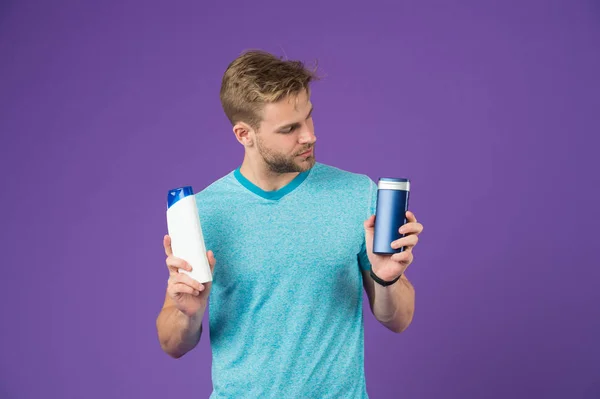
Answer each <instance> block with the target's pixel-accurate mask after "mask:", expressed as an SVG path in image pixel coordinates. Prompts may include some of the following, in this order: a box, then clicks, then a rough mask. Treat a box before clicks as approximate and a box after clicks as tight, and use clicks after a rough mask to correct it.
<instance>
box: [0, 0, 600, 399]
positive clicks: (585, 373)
mask: <svg viewBox="0 0 600 399" xmlns="http://www.w3.org/2000/svg"><path fill="white" fill-rule="evenodd" d="M85 3H87V4H84V2H79V1H37V2H34V1H18V2H17V1H6V0H4V1H2V2H0V62H1V64H0V68H1V69H0V113H1V115H0V132H1V139H2V140H1V145H0V148H1V157H0V166H1V167H2V171H3V173H2V185H1V186H2V191H1V195H0V201H1V202H0V205H1V209H2V212H3V216H2V218H1V220H2V229H1V232H0V234H1V237H0V242H1V245H2V247H1V248H0V250H1V254H2V264H3V267H2V277H1V280H0V281H1V282H2V290H1V291H0V292H1V297H0V304H1V305H0V306H1V308H0V310H1V312H0V317H1V322H0V336H1V340H0V397H1V398H88V399H96V398H149V399H152V398H165V397H169V398H177V397H186V398H191V397H196V398H206V397H208V395H209V393H210V391H211V379H210V366H211V359H210V348H209V346H208V340H207V338H208V335H204V337H203V339H202V341H201V343H200V344H199V346H198V348H197V349H196V350H195V351H193V352H191V353H189V354H188V355H187V356H185V357H184V358H182V359H180V360H173V359H170V358H169V357H167V355H165V354H164V353H163V352H161V349H160V347H159V345H158V342H157V337H156V332H155V319H156V316H157V313H158V311H159V309H160V306H161V304H162V301H163V298H164V289H165V286H166V279H167V269H166V267H165V265H164V253H163V248H162V243H161V240H162V236H163V234H164V233H165V232H166V222H165V214H164V211H165V201H166V192H167V190H168V189H169V188H172V187H175V186H178V185H183V184H191V185H193V186H194V188H195V189H196V190H199V189H202V188H203V187H205V186H206V185H208V184H210V183H211V182H212V181H214V180H216V179H218V178H220V177H221V176H222V175H224V174H226V173H228V172H229V171H231V170H232V169H233V168H235V167H237V166H238V165H239V163H240V162H241V160H242V156H243V150H242V147H241V145H239V144H238V143H237V142H236V141H235V139H234V136H233V133H232V132H231V129H230V126H229V125H228V123H227V121H226V119H225V116H224V115H223V113H222V110H221V108H220V104H219V98H218V90H219V84H220V79H221V75H222V73H223V71H224V69H225V67H226V66H227V64H228V63H229V62H230V61H231V60H232V59H233V58H234V57H235V56H237V55H238V54H239V53H240V52H241V51H242V50H244V49H248V48H262V49H265V50H269V51H272V52H275V53H277V54H280V55H283V54H286V55H287V57H289V58H299V59H303V60H305V61H307V62H309V63H310V62H312V61H314V60H318V61H319V65H320V68H321V72H322V73H324V74H325V75H326V77H325V79H324V80H323V81H321V82H319V83H317V84H316V85H315V86H314V96H313V101H314V104H315V106H316V108H315V114H314V117H315V127H316V134H317V136H318V138H319V140H318V151H317V155H318V160H319V161H321V162H324V163H328V164H332V165H334V166H337V167H340V168H343V169H347V170H350V171H354V172H358V173H366V174H368V175H369V176H370V177H371V178H373V179H377V178H378V177H379V176H384V175H388V176H389V175H392V176H408V177H411V178H412V179H413V185H412V188H413V191H412V197H411V209H412V210H413V211H414V212H415V213H416V215H417V217H418V219H419V220H420V221H421V222H423V224H424V225H425V231H424V233H423V235H422V236H421V241H420V243H419V245H418V248H417V249H416V250H415V262H414V264H413V265H412V266H411V267H410V269H409V272H408V276H409V278H410V279H411V280H412V281H413V283H414V284H415V286H416V290H417V305H416V307H417V310H416V316H415V319H414V322H413V324H412V325H411V327H410V328H409V329H408V330H407V331H406V332H405V333H403V334H400V335H395V334H392V333H390V332H388V331H387V330H385V329H384V328H383V327H382V326H381V325H379V324H378V323H377V322H376V321H375V320H374V318H373V316H372V315H371V314H370V313H369V312H368V310H367V308H366V307H365V311H366V332H365V334H366V348H365V350H366V373H367V384H368V390H369V393H370V395H371V397H372V398H428V399H429V398H482V397H486V398H504V397H507V396H508V397H511V398H567V397H568V398H598V397H600V374H599V370H600V364H599V363H600V362H599V359H600V345H599V344H598V338H599V337H600V317H599V310H598V309H599V304H600V289H598V287H597V286H598V284H600V273H599V271H598V266H599V262H598V257H597V256H596V251H595V250H594V249H595V248H597V247H598V243H597V241H598V238H599V235H598V232H597V224H598V221H599V217H598V216H599V215H598V204H599V203H600V198H599V195H598V184H599V183H600V182H599V179H598V171H599V170H600V167H599V165H598V163H597V162H595V161H594V157H595V156H596V153H597V148H598V144H599V143H598V139H597V136H598V134H599V133H600V122H599V120H600V112H599V111H600V103H599V101H598V95H599V93H600V79H599V71H600V57H599V53H600V41H599V39H600V6H599V5H598V2H596V1H591V0H590V1H562V2H561V1H537V2H536V1H527V2H525V1H512V2H508V1H506V2H486V3H485V4H484V3H483V2H479V1H470V2H464V3H461V4H458V3H457V2H448V1H439V2H436V3H432V2H422V1H410V2H409V1H402V2H396V1H377V2H372V3H371V4H369V5H367V4H366V3H363V4H362V5H358V4H357V5H355V6H349V5H348V2H341V1H340V2H338V4H337V5H334V4H333V3H331V2H323V1H300V2H279V1H270V2H263V3H261V4H260V5H258V4H257V3H256V2H232V1H227V2H217V1H211V2H205V1H186V2H183V1H179V2H170V1H169V2H168V1H162V2H158V1H137V2H134V1H122V0H119V1H117V0H111V1H101V2H100V1H97V2H85ZM205 326H206V324H205ZM266 372H267V371H266Z"/></svg>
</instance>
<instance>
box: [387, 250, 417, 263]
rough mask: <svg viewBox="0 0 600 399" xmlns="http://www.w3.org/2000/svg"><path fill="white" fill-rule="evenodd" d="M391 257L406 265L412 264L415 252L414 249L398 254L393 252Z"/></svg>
mask: <svg viewBox="0 0 600 399" xmlns="http://www.w3.org/2000/svg"><path fill="white" fill-rule="evenodd" d="M391 259H392V260H393V261H394V262H399V263H402V264H404V265H410V264H411V263H412V261H413V254H412V251H404V252H399V253H397V254H393V255H392V258H391Z"/></svg>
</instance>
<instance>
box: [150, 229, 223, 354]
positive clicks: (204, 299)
mask: <svg viewBox="0 0 600 399" xmlns="http://www.w3.org/2000/svg"><path fill="white" fill-rule="evenodd" d="M164 247H165V253H166V255H167V260H166V263H167V266H168V267H169V281H168V285H167V293H166V295H165V300H164V303H163V306H162V309H161V310H160V313H159V314H158V317H157V319H156V329H157V333H158V340H159V342H160V346H161V348H162V350H163V351H165V352H166V353H167V354H168V355H169V356H172V357H174V358H180V357H181V356H183V355H185V354H186V353H187V352H189V351H191V350H192V349H194V348H195V347H196V345H197V344H198V342H199V341H200V337H201V335H202V318H203V317H204V312H205V311H206V306H207V303H208V297H209V295H210V289H211V286H212V283H206V284H200V283H199V282H197V281H195V280H193V279H192V278H191V277H189V276H188V275H187V274H185V273H180V272H179V269H183V270H188V271H191V270H192V269H191V267H190V265H189V264H188V263H187V262H185V261H184V260H183V259H180V258H176V257H174V256H173V252H172V250H171V241H170V238H169V236H165V238H164ZM207 256H208V261H209V264H210V268H211V272H213V271H214V267H215V263H216V259H215V257H214V254H213V253H212V251H208V252H207Z"/></svg>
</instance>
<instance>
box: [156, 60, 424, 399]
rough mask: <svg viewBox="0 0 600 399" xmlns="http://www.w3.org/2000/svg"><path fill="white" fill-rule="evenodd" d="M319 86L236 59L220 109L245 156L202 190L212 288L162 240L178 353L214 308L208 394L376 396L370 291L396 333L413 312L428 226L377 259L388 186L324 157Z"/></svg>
mask: <svg viewBox="0 0 600 399" xmlns="http://www.w3.org/2000/svg"><path fill="white" fill-rule="evenodd" d="M315 79H316V76H315V74H314V73H313V72H312V71H309V70H308V69H306V68H305V67H304V65H303V64H302V63H301V62H297V61H284V60H280V59H278V58H276V57H274V56H273V55H271V54H268V53H266V52H261V51H249V52H246V53H244V54H242V55H241V56H239V57H238V58H237V59H236V60H234V61H233V62H232V63H231V64H230V65H229V67H228V68H227V70H226V72H225V74H224V76H223V81H222V86H221V93H220V95H221V102H222V105H223V109H224V111H225V114H226V115H227V117H228V118H229V120H230V121H231V123H232V125H233V132H234V133H235V137H236V139H237V140H238V142H239V143H240V144H241V145H243V146H244V149H245V155H244V159H243V162H242V164H241V165H240V167H239V168H237V169H235V170H233V171H232V172H230V173H229V174H227V175H226V176H224V177H222V178H221V179H219V180H217V181H216V182H214V183H212V184H211V185H210V186H208V187H206V188H205V189H204V190H203V191H201V192H199V193H197V194H196V199H197V204H198V209H199V213H200V219H201V223H202V229H203V233H204V239H205V243H206V247H207V249H208V251H207V256H208V259H209V263H210V265H211V269H212V271H213V281H212V283H208V284H199V283H197V282H195V281H194V280H192V279H191V278H190V277H189V276H187V275H186V274H184V273H178V269H184V270H191V268H190V266H189V265H188V264H187V263H186V262H185V261H183V260H182V259H178V258H176V257H174V256H173V254H172V251H171V245H170V238H169V237H168V236H165V237H164V242H163V245H164V248H165V252H166V256H167V259H166V263H167V265H168V268H169V271H170V277H169V281H168V287H167V293H166V297H165V302H164V306H163V308H162V310H161V312H160V314H159V316H158V319H157V329H158V336H159V340H160V344H161V346H162V348H163V350H164V351H165V352H166V353H168V354H169V355H171V356H173V357H175V358H177V357H180V356H183V355H184V354H185V353H187V352H189V351H190V350H192V349H193V348H194V347H195V346H196V344H197V343H198V342H199V339H200V336H201V333H202V318H203V315H204V312H205V310H206V308H207V304H208V305H209V307H210V309H209V316H210V320H209V325H210V342H211V348H212V353H213V364H212V381H213V392H212V395H211V398H285V399H288V398H319V399H321V398H344V399H353V398H368V395H367V390H366V383H365V378H364V368H363V364H364V361H363V317H362V289H363V288H364V290H365V291H366V293H367V296H368V299H369V303H370V308H371V310H372V312H373V314H374V316H375V317H376V319H377V320H379V321H380V322H381V324H383V325H384V326H385V327H387V328H388V329H390V330H391V331H394V332H398V333H399V332H401V331H404V330H405V329H406V328H407V327H408V326H409V324H410V323H411V321H412V318H413V313H414V297H415V292H414V289H413V287H412V285H411V283H410V282H409V281H408V279H407V278H406V276H405V274H404V271H405V270H406V269H407V267H408V266H409V265H410V264H411V263H412V261H413V255H412V249H413V248H414V246H415V245H416V244H417V241H418V235H419V234H420V233H421V231H422V230H423V226H422V225H421V224H420V223H418V222H417V220H416V219H415V216H414V215H413V214H412V213H411V212H407V220H408V223H407V224H406V225H404V226H403V227H402V231H401V233H405V234H406V236H405V237H403V238H401V239H400V240H398V241H396V242H394V243H391V245H392V246H393V247H394V248H400V247H402V246H404V247H406V250H405V251H403V252H401V253H398V254H394V255H392V256H379V255H375V254H373V253H372V243H373V230H374V221H375V218H374V213H375V205H376V199H377V186H376V184H375V183H374V182H373V181H372V180H371V179H370V178H368V177H367V176H365V175H361V174H355V173H351V172H347V171H343V170H340V169H338V168H334V167H332V166H328V165H325V164H322V163H319V162H316V158H315V142H316V137H315V133H314V126H313V119H312V110H313V106H312V103H311V101H310V92H311V90H310V83H311V82H312V81H314V80H315ZM217 259H218V260H219V262H218V263H219V264H218V265H217V266H216V264H217ZM371 272H372V273H373V275H374V276H375V279H379V280H380V283H378V282H376V281H375V280H374V279H373V277H372V274H371ZM396 279H397V281H396V282H395V283H393V284H391V285H387V284H386V283H385V282H391V281H394V280H396ZM381 280H383V281H381ZM209 296H210V301H209Z"/></svg>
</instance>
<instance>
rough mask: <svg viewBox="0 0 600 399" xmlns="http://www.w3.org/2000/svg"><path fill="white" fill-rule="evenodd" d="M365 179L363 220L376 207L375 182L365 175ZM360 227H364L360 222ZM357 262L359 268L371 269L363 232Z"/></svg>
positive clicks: (373, 212) (371, 213) (373, 211)
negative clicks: (366, 181)
mask: <svg viewBox="0 0 600 399" xmlns="http://www.w3.org/2000/svg"><path fill="white" fill-rule="evenodd" d="M367 180H368V183H367V184H368V186H367V188H366V190H365V192H366V193H367V194H368V196H367V198H366V201H365V202H363V203H364V206H363V209H365V214H364V218H363V221H364V220H366V219H368V218H369V217H370V216H371V215H374V214H375V209H376V207H377V184H376V183H375V182H374V181H373V180H372V179H371V178H370V177H368V176H367ZM363 198H364V197H363ZM361 228H362V229H363V231H364V227H363V226H362V224H361ZM358 264H359V266H360V269H361V270H370V269H371V262H369V258H368V256H367V246H366V241H365V236H364V233H363V239H362V245H361V249H360V253H359V254H358Z"/></svg>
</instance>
